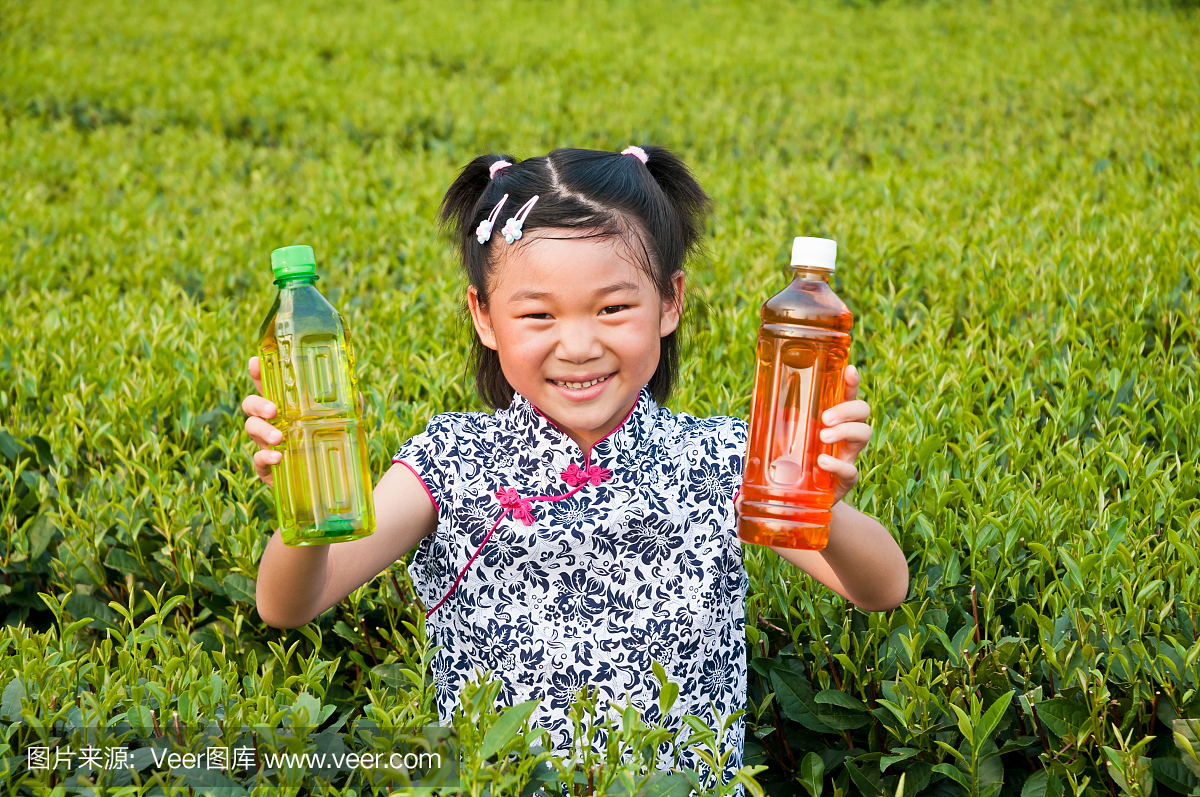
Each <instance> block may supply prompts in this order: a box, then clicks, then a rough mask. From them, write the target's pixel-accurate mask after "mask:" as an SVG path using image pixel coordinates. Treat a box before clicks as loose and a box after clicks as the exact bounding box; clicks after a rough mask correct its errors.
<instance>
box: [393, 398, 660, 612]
mask: <svg viewBox="0 0 1200 797" xmlns="http://www.w3.org/2000/svg"><path fill="white" fill-rule="evenodd" d="M644 390H645V388H643V389H642V390H639V391H638V395H637V398H636V399H635V400H634V402H633V406H632V407H630V408H629V412H627V413H625V417H624V418H623V419H622V420H621V422H620V423H619V424H617V426H616V428H614V429H613V430H612V431H611V432H609V433H608V434H606V435H604V437H601V438H600V439H599V440H597V441H596V442H595V443H592V444H591V445H590V446H588V450H587V451H586V452H584V461H583V464H584V470H582V471H581V470H580V469H579V466H578V465H576V464H575V463H571V467H570V468H568V469H567V470H565V471H563V472H562V473H561V474H559V475H560V476H561V477H562V479H563V481H565V482H567V484H569V485H573V486H574V487H575V489H574V490H571V491H570V492H567V493H563V494H562V495H531V496H529V497H528V498H522V497H521V495H520V494H519V493H518V492H517V491H516V490H514V489H511V488H508V487H501V488H500V489H499V490H497V491H496V498H497V499H498V500H499V501H500V506H501V507H502V510H501V512H500V517H498V518H496V522H495V523H493V524H492V527H491V529H489V530H488V533H487V534H486V535H485V536H484V538H483V541H482V542H481V543H479V547H477V548H476V549H475V553H473V554H471V558H470V559H468V560H467V564H466V565H465V566H464V567H463V569H462V570H460V571H458V577H457V578H455V579H454V583H453V584H451V585H450V589H449V590H448V591H447V592H446V594H445V595H443V596H442V599H441V600H440V601H438V602H437V603H436V604H434V606H433V608H432V609H430V610H429V611H427V612H425V619H426V620H428V619H429V617H430V616H431V615H432V614H433V613H434V612H436V611H437V610H438V609H439V608H441V605H442V604H443V603H445V602H446V601H447V600H448V599H449V598H450V596H451V595H453V594H454V590H456V589H458V585H459V582H461V581H462V579H463V576H465V575H466V574H467V571H468V570H470V569H471V565H472V564H474V562H475V559H476V558H477V557H478V556H479V553H480V551H482V550H483V546H485V545H487V543H488V540H490V539H491V538H492V534H493V533H495V531H496V528H497V527H499V525H500V522H501V521H503V520H504V518H505V517H506V516H507V515H508V514H509V513H510V512H511V513H512V516H513V517H514V518H516V519H518V520H520V521H521V522H523V523H524V524H525V525H526V526H529V525H532V524H533V522H534V517H533V514H532V512H531V510H532V509H533V506H532V505H531V504H530V503H529V502H530V501H561V500H563V499H564V498H570V497H571V496H572V495H575V493H577V492H579V491H580V490H582V489H583V488H584V487H586V486H587V485H588V484H589V483H590V484H592V485H599V484H601V483H603V482H606V481H608V480H609V479H611V478H612V471H610V470H608V469H607V468H601V467H600V466H598V465H593V464H591V463H592V449H593V448H595V447H596V445H597V443H601V442H603V441H605V440H607V439H608V438H609V437H611V436H612V435H613V433H615V432H616V431H617V429H620V428H622V427H624V426H625V424H626V422H628V420H629V419H630V417H631V416H632V415H633V411H634V410H635V409H637V406H638V404H639V403H640V402H641V400H642V393H643V392H644ZM522 398H524V396H522ZM525 400H526V401H527V402H529V406H531V407H533V410H534V412H536V413H537V414H538V415H541V416H542V418H543V419H544V420H545V421H546V423H548V424H550V425H551V426H553V427H554V428H555V429H558V431H559V432H560V433H562V435H563V436H564V437H566V438H567V439H568V440H570V439H571V436H570V435H568V434H567V433H566V432H564V431H563V430H562V429H561V428H560V427H559V426H558V424H556V423H554V421H552V420H550V419H549V418H547V417H546V415H545V413H543V412H542V411H541V410H539V409H538V408H537V405H536V404H534V403H533V402H532V401H529V399H525ZM571 442H574V440H572V441H571ZM406 464H407V463H406ZM572 468H573V469H574V470H572ZM410 470H411V467H410ZM413 473H416V471H413ZM421 483H422V484H424V483H425V482H424V481H422V482H421ZM425 489H426V492H428V490H429V488H428V487H426V488H425ZM429 498H430V499H431V500H432V499H433V494H432V493H430V496H429ZM434 505H435V506H436V503H435V504H434Z"/></svg>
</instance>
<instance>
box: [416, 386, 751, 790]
mask: <svg viewBox="0 0 1200 797" xmlns="http://www.w3.org/2000/svg"><path fill="white" fill-rule="evenodd" d="M746 432H747V428H746V422H745V421H743V420H742V419H740V418H732V417H725V416H717V417H712V418H698V417H695V416H692V415H689V414H687V413H672V412H671V411H670V410H669V409H667V408H664V407H659V406H658V405H657V404H656V403H655V401H654V400H653V398H652V397H651V395H650V391H649V390H648V389H643V390H642V392H641V394H640V395H639V396H638V400H637V403H636V404H635V406H634V408H633V410H632V412H631V413H630V415H629V417H628V418H626V420H625V422H624V423H622V424H621V426H619V427H618V428H617V429H616V430H614V431H613V432H612V433H611V434H610V435H609V436H608V437H606V438H605V439H603V440H601V441H599V442H598V443H596V444H595V445H594V446H593V447H592V450H591V451H590V452H584V451H581V450H580V448H579V446H578V445H576V444H575V442H574V441H573V440H571V438H570V437H568V436H567V435H566V434H565V433H563V432H562V431H561V430H560V429H559V428H558V427H557V426H555V425H554V424H552V423H551V422H550V421H549V420H548V419H546V417H545V416H543V415H542V414H541V413H540V412H539V411H538V410H537V409H536V408H535V407H534V406H533V405H532V404H531V403H530V402H529V400H528V399H526V398H525V397H524V396H522V395H520V394H519V393H518V394H516V395H515V397H514V399H513V403H512V404H511V405H510V406H509V407H508V408H507V409H503V410H499V411H497V412H495V413H494V414H490V415H489V414H487V413H482V412H447V413H442V414H441V415H437V416H435V417H434V418H433V419H431V420H430V421H429V424H428V426H427V428H426V430H425V431H424V432H422V433H421V434H418V435H416V436H415V437H413V438H411V439H410V440H408V441H407V442H405V443H404V444H403V445H402V446H401V447H400V450H399V451H398V452H397V453H396V455H395V457H394V458H393V461H394V462H399V461H401V460H403V461H404V462H405V463H406V464H407V465H409V466H410V467H411V468H412V469H413V470H414V471H415V472H416V473H417V474H418V475H420V476H421V478H422V480H423V481H424V482H425V485H426V487H427V488H428V489H429V492H430V496H431V497H432V498H433V500H434V502H435V503H436V505H437V509H438V527H437V531H436V532H435V533H434V534H433V535H431V536H429V537H427V538H426V539H424V540H422V541H421V544H420V545H419V547H418V548H417V550H416V553H415V554H414V556H413V559H412V562H411V564H410V565H409V573H410V574H411V576H412V580H413V584H414V585H415V587H416V590H417V594H418V595H419V596H420V597H421V600H422V601H424V603H425V605H426V606H427V607H433V606H436V605H437V604H438V601H440V600H441V599H442V598H443V596H445V595H446V593H447V592H448V591H449V590H450V588H451V585H452V584H453V583H454V580H455V578H457V577H458V575H459V573H460V572H461V571H462V569H463V567H464V566H465V565H466V564H467V562H468V560H469V559H470V558H471V555H472V554H473V553H474V552H475V549H476V548H477V547H478V546H479V544H480V543H481V542H482V541H483V539H484V538H485V537H486V536H487V533H488V531H489V530H490V529H491V528H492V525H493V524H494V523H495V521H496V518H497V517H499V516H500V514H501V512H502V511H504V510H503V508H502V507H501V502H500V500H498V498H497V495H503V496H504V498H505V502H506V504H512V505H515V504H514V500H515V499H514V497H513V495H512V494H510V493H508V492H505V493H499V491H500V490H506V491H507V490H515V491H516V494H517V495H519V496H520V498H521V499H528V498H530V497H533V496H556V495H562V494H564V493H567V492H570V491H571V490H572V489H574V486H575V485H578V484H584V486H583V487H582V489H580V490H579V491H578V492H577V493H575V494H574V495H573V496H571V497H570V498H567V499H565V500H562V501H546V500H542V501H537V500H535V501H532V502H531V503H530V509H529V512H528V515H529V517H524V516H523V515H524V514H525V513H524V512H521V513H520V514H521V515H522V516H520V517H518V516H516V515H515V514H514V513H513V512H511V511H510V513H509V514H508V515H507V516H505V518H504V520H503V521H502V522H501V523H500V524H499V526H498V527H497V528H496V530H495V532H494V533H493V534H492V537H491V539H489V540H488V542H487V544H486V545H485V546H484V547H483V550H482V551H481V552H480V554H479V556H478V557H477V558H476V559H475V561H474V562H473V563H472V564H471V566H470V568H469V569H468V570H467V571H466V573H465V575H463V577H462V580H461V582H460V583H459V584H458V587H457V588H456V589H455V590H454V592H453V593H452V594H451V595H450V597H449V598H448V599H447V600H446V601H445V603H443V604H442V605H441V606H440V607H439V608H438V609H437V610H436V611H435V612H433V614H432V615H431V616H430V617H429V621H428V623H427V628H428V630H429V633H430V635H431V637H432V639H433V643H434V644H435V645H440V646H441V650H440V651H438V652H437V654H436V657H435V659H434V662H433V672H434V678H435V681H436V684H437V702H438V713H439V715H440V717H441V719H442V721H448V720H449V717H450V715H451V714H452V712H453V709H454V706H455V704H456V702H457V697H458V693H459V691H460V689H461V687H462V685H463V683H464V682H465V681H466V680H468V679H470V678H472V677H475V675H476V673H480V674H482V673H484V672H486V671H491V672H492V673H493V677H494V678H498V679H499V680H501V681H502V682H503V688H502V689H501V692H500V698H499V699H500V701H502V703H503V704H504V705H513V704H515V703H519V702H522V701H524V700H529V699H532V698H541V699H542V702H541V703H540V704H539V705H538V708H537V710H536V711H535V712H534V714H533V720H534V722H536V723H538V724H540V725H541V726H543V727H545V728H547V729H548V730H549V731H550V734H551V737H552V739H553V740H554V744H555V749H556V750H557V751H558V752H560V753H563V752H566V751H567V750H569V745H570V739H569V734H570V730H571V726H570V722H569V720H568V718H567V709H568V707H569V706H570V704H571V701H572V700H573V699H574V696H575V695H576V694H577V693H578V692H579V690H580V689H581V688H582V687H583V686H584V685H590V686H593V687H599V688H600V690H601V692H600V694H601V700H600V705H601V706H605V705H606V704H607V703H608V702H610V701H611V702H613V703H615V705H616V706H619V707H621V706H624V705H626V697H627V696H628V699H629V700H630V701H631V702H632V703H633V704H634V705H636V706H638V707H639V708H640V709H641V710H642V712H643V715H644V716H645V718H646V719H647V721H658V720H659V719H660V718H659V716H658V691H659V685H658V681H657V680H655V678H654V675H653V671H652V662H653V661H657V662H659V663H660V664H661V665H662V666H663V667H664V668H665V670H666V672H667V675H668V677H670V679H671V680H673V681H675V682H676V683H678V684H679V685H680V691H679V698H678V700H677V701H676V703H675V706H674V707H673V708H672V709H671V712H670V714H669V715H668V717H667V718H666V721H667V723H668V725H669V726H671V727H675V728H678V727H680V726H681V724H682V717H683V715H684V714H695V715H696V716H698V717H701V718H703V719H704V720H705V721H706V722H708V723H709V725H710V726H712V727H715V728H719V727H720V725H721V722H722V720H723V719H724V718H725V717H728V716H729V715H730V714H732V713H733V712H735V711H737V710H739V709H742V708H745V705H746V642H745V610H744V602H745V595H746V587H747V577H746V572H745V568H744V567H743V565H742V549H741V543H740V542H739V541H738V538H737V521H736V517H735V514H734V506H733V498H734V495H735V493H736V492H737V490H738V487H739V486H740V484H741V478H742V463H743V458H744V455H745V449H746ZM589 466H590V467H591V468H592V470H591V471H590V472H591V473H592V474H593V476H594V477H593V478H591V479H588V478H587V473H588V472H589V471H588V468H589ZM597 468H602V469H605V470H608V471H610V472H611V476H609V475H608V474H604V476H605V478H604V479H603V480H601V478H599V477H595V474H599V473H602V471H600V470H597ZM526 520H530V521H532V522H531V523H529V525H526V522H525V521H526ZM710 700H711V701H712V702H713V703H715V705H716V709H717V711H718V712H719V713H720V714H721V716H720V717H715V716H713V711H712V707H711V706H710V705H709V701H710ZM615 712H616V710H614V713H615ZM744 735H745V721H744V720H743V719H739V720H738V721H736V722H735V723H734V724H733V725H732V726H731V728H730V730H729V732H728V733H727V734H726V736H725V739H724V744H725V745H726V746H733V747H734V748H735V751H736V752H735V753H734V754H733V755H731V756H730V760H729V765H728V767H729V768H728V769H727V772H726V776H725V777H726V779H729V778H730V777H731V773H732V772H733V771H736V770H737V769H738V768H739V767H741V761H742V746H743V740H744ZM597 744H598V748H597V749H598V750H603V747H602V745H603V744H604V742H603V739H602V738H601V739H600V740H598V742H597ZM680 763H681V764H683V765H685V766H692V767H695V768H697V769H699V770H701V771H704V766H703V764H702V763H701V762H700V761H699V759H698V758H697V757H695V756H694V755H693V754H692V753H690V751H689V752H685V753H684V754H682V755H681V757H680ZM666 765H669V762H668V761H667V759H665V758H664V759H662V760H661V761H660V766H666ZM740 792H741V788H740V787H739V788H738V793H740Z"/></svg>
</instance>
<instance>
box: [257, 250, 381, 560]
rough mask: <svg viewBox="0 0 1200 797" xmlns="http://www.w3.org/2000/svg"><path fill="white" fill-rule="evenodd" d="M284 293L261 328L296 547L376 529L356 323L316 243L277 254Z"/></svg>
mask: <svg viewBox="0 0 1200 797" xmlns="http://www.w3.org/2000/svg"><path fill="white" fill-rule="evenodd" d="M271 267H272V269H273V270H274V272H275V284H276V285H277V286H278V287H279V293H278V295H277V296H276V297H275V303H274V304H273V305H272V306H271V310H270V311H269V312H268V313H267V318H266V320H265V321H263V325H262V328H261V329H260V330H259V339H260V340H261V342H262V343H261V348H260V360H261V363H262V383H263V392H264V393H265V394H266V397H267V398H268V399H270V400H271V401H272V402H273V403H274V404H275V406H276V407H277V413H276V416H275V418H274V419H273V420H272V423H273V424H274V426H275V428H276V429H278V430H279V432H280V434H281V435H283V440H282V441H281V442H280V443H279V444H278V445H275V446H272V448H273V449H274V450H276V451H279V452H281V454H282V459H281V460H280V462H279V464H277V465H274V466H273V481H274V490H275V507H276V513H277V516H278V521H279V528H280V530H281V535H282V537H283V541H284V543H285V544H287V545H292V546H295V545H321V544H327V543H331V542H344V541H346V540H356V539H359V538H360V537H366V536H368V535H370V534H371V533H373V532H374V531H375V504H374V502H373V500H372V494H371V472H370V468H369V466H368V462H367V438H366V434H365V432H364V430H363V422H362V409H363V408H362V402H361V400H360V394H359V392H358V377H357V375H356V374H355V372H354V348H353V345H352V344H351V340H350V330H349V329H347V328H346V324H345V322H344V321H343V319H342V317H341V316H340V315H339V314H338V312H337V310H335V309H334V308H333V306H332V305H331V304H329V302H328V301H326V300H325V297H324V296H322V295H321V293H320V291H318V290H317V289H316V287H315V283H316V281H317V273H316V259H315V258H314V257H313V250H312V248H311V247H308V246H286V247H284V248H282V249H276V250H275V251H274V252H272V253H271Z"/></svg>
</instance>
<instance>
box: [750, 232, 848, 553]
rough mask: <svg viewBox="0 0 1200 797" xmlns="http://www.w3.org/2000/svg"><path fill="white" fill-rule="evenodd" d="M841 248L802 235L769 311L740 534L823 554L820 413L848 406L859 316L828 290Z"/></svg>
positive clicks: (826, 514) (825, 515) (829, 495)
mask: <svg viewBox="0 0 1200 797" xmlns="http://www.w3.org/2000/svg"><path fill="white" fill-rule="evenodd" d="M836 256H837V243H835V242H834V241H831V240H829V239H826V238H796V239H795V241H794V243H793V245H792V266H791V270H792V281H791V283H790V284H789V285H788V286H787V287H786V288H784V289H783V290H782V291H780V292H779V293H777V294H775V295H774V296H772V297H771V298H770V299H768V300H767V302H766V303H765V304H764V305H763V306H762V326H761V327H760V328H759V333H758V349H757V366H756V369H755V376H754V395H753V399H752V402H751V406H750V419H749V425H750V432H749V439H748V441H747V446H746V466H745V471H744V473H743V477H742V504H741V516H740V518H739V520H738V537H739V538H741V539H742V540H743V541H744V542H749V543H754V544H757V545H772V546H776V547H780V548H802V549H809V550H820V549H822V548H824V547H825V544H826V542H827V540H828V538H829V519H830V516H831V513H830V507H832V506H833V477H832V476H831V475H830V474H829V473H827V472H826V471H824V470H822V469H821V468H819V467H818V466H817V457H818V456H819V455H820V454H830V455H832V454H833V449H834V446H833V445H827V444H825V443H822V442H821V438H820V432H821V429H822V428H824V426H823V424H822V423H821V414H822V413H823V412H824V411H825V410H827V409H829V408H830V407H832V406H833V405H835V404H838V403H840V402H841V400H842V386H843V384H844V383H843V371H844V370H845V368H846V363H847V359H848V357H849V353H850V329H851V327H852V326H853V325H854V317H853V316H852V315H851V314H850V310H849V309H848V308H847V307H846V305H845V303H844V302H843V301H842V300H841V299H839V298H838V297H837V294H835V293H834V292H833V290H832V289H831V288H830V287H829V276H830V275H831V274H832V273H833V269H834V263H835V261H836Z"/></svg>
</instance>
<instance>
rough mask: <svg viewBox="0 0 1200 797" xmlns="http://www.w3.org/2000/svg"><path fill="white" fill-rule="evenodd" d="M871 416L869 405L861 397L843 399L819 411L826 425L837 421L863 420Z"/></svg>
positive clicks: (834, 423) (831, 424) (833, 424)
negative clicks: (821, 411) (839, 402)
mask: <svg viewBox="0 0 1200 797" xmlns="http://www.w3.org/2000/svg"><path fill="white" fill-rule="evenodd" d="M870 417H871V405H870V404H868V403H867V402H865V401H863V400H862V399H855V400H854V401H843V402H842V403H841V404H835V405H833V406H832V407H830V408H829V409H827V410H825V411H824V412H823V413H821V422H822V423H823V424H825V425H826V426H836V425H837V424H839V423H847V422H860V423H861V422H863V421H865V420H867V418H870Z"/></svg>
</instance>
